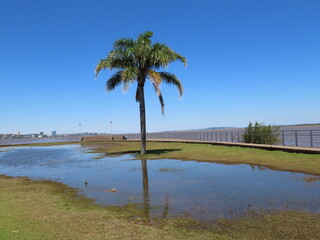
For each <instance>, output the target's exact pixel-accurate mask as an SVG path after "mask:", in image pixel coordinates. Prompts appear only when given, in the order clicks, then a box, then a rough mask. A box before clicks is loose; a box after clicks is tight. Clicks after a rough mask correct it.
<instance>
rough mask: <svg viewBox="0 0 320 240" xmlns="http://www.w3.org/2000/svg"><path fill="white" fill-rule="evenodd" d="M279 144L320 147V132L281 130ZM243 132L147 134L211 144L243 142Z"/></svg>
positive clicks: (154, 136) (150, 137) (130, 137)
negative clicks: (209, 142)
mask: <svg viewBox="0 0 320 240" xmlns="http://www.w3.org/2000/svg"><path fill="white" fill-rule="evenodd" d="M278 133H279V140H280V141H279V143H278V144H277V145H283V146H299V147H320V130H279V131H278ZM243 134H244V130H242V131H230V130H225V131H177V132H158V133H147V140H151V139H181V140H199V141H211V142H243ZM125 136H126V138H127V139H140V134H126V135H125Z"/></svg>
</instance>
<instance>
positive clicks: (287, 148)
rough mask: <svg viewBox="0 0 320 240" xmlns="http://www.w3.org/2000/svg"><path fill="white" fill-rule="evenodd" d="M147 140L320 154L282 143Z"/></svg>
mask: <svg viewBox="0 0 320 240" xmlns="http://www.w3.org/2000/svg"><path fill="white" fill-rule="evenodd" d="M128 141H140V139H128ZM147 142H181V143H201V144H211V145H223V146H235V147H248V148H259V149H265V150H279V151H285V152H294V153H310V154H320V148H311V147H295V146H280V145H268V144H255V143H236V142H215V141H202V140H185V139H167V138H164V139H147Z"/></svg>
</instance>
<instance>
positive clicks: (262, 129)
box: [243, 122, 280, 144]
mask: <svg viewBox="0 0 320 240" xmlns="http://www.w3.org/2000/svg"><path fill="white" fill-rule="evenodd" d="M278 130H279V127H275V126H271V125H269V126H266V125H264V124H263V123H259V122H256V123H255V124H254V125H253V124H252V123H251V122H249V125H248V127H247V128H246V130H245V132H244V134H243V142H245V143H258V144H277V143H279V142H280V139H279V132H278Z"/></svg>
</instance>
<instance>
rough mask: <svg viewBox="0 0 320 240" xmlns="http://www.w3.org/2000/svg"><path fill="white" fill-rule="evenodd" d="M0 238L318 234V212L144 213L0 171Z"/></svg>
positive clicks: (72, 239)
mask: <svg viewBox="0 0 320 240" xmlns="http://www.w3.org/2000/svg"><path fill="white" fill-rule="evenodd" d="M0 185H1V194H0V239H6V240H11V239H19V240H20V239H24V240H31V239H32V240H38V239H39V240H40V239H41V240H42V239H48V240H50V239H69V240H78V239H81V240H82V239H90V240H91V239H124V240H125V239H299V240H302V239H318V233H319V232H320V215H319V214H310V213H302V212H294V211H282V212H273V213H272V212H271V213H270V212H269V213H262V212H261V213H254V212H252V215H251V217H249V218H248V217H247V218H241V219H235V220H226V219H220V220H218V222H217V223H216V224H214V225H210V224H205V223H200V222H197V221H194V220H192V219H188V218H184V217H181V218H175V219H152V221H148V220H147V219H144V218H143V213H142V211H141V210H139V209H138V208H137V207H135V206H126V207H124V208H120V207H117V208H114V207H111V208H102V207H99V206H97V205H95V204H93V203H92V201H91V200H88V199H86V198H84V197H81V196H80V195H78V192H77V191H76V190H75V189H72V188H70V187H67V186H65V185H63V184H60V183H55V182H51V181H32V180H29V179H26V178H11V177H4V176H0Z"/></svg>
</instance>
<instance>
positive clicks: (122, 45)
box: [113, 38, 135, 50]
mask: <svg viewBox="0 0 320 240" xmlns="http://www.w3.org/2000/svg"><path fill="white" fill-rule="evenodd" d="M134 46H135V41H134V40H133V39H132V38H121V39H119V40H117V41H115V42H114V44H113V48H114V49H117V50H125V49H128V48H133V47H134Z"/></svg>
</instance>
